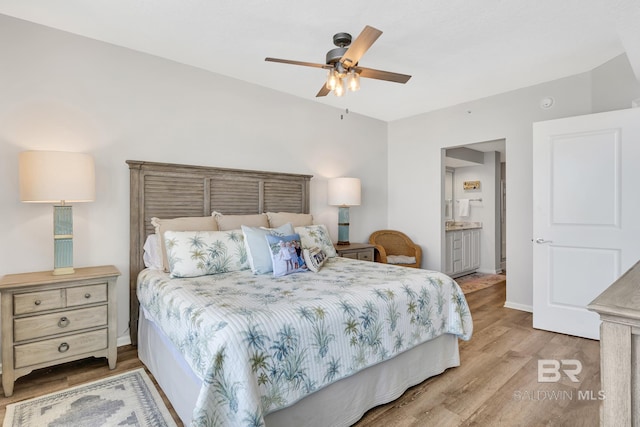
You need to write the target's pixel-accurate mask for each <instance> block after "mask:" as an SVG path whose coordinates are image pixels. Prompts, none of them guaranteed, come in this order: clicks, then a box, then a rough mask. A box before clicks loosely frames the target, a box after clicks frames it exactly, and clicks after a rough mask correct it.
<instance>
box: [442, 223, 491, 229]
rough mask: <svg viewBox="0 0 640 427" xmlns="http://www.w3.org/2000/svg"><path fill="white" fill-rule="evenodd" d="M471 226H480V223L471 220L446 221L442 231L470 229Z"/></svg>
mask: <svg viewBox="0 0 640 427" xmlns="http://www.w3.org/2000/svg"><path fill="white" fill-rule="evenodd" d="M473 228H482V223H481V222H472V221H453V222H447V223H446V224H445V227H444V231H458V230H471V229H473Z"/></svg>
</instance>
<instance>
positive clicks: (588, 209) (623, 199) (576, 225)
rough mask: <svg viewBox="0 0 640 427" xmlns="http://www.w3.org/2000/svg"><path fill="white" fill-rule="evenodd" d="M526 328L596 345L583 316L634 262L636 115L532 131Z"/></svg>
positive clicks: (639, 154) (639, 254)
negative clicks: (529, 317)
mask: <svg viewBox="0 0 640 427" xmlns="http://www.w3.org/2000/svg"><path fill="white" fill-rule="evenodd" d="M533 246H534V247H533V327H534V328H539V329H545V330H549V331H554V332H561V333H565V334H569V335H576V336H580V337H586V338H594V339H599V337H600V331H599V324H600V321H599V317H598V315H597V314H595V313H592V312H590V311H587V309H586V308H585V307H586V305H587V304H589V303H590V302H591V301H592V300H593V299H594V298H595V297H596V296H598V295H599V294H600V293H601V292H602V291H603V290H605V289H606V288H607V287H608V286H609V285H610V284H611V283H613V282H614V281H615V280H616V279H617V278H618V277H619V276H620V275H621V274H622V273H624V272H625V271H626V270H627V269H629V268H630V267H631V266H632V265H633V264H634V263H635V262H636V261H638V260H639V259H640V108H635V109H629V110H620V111H612V112H607V113H600V114H591V115H586V116H579V117H571V118H567V119H559V120H552V121H548V122H540V123H535V124H534V126H533Z"/></svg>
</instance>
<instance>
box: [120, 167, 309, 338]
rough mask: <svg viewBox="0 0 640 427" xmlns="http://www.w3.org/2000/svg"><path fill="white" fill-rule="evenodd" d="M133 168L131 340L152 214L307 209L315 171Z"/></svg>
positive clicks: (135, 334)
mask: <svg viewBox="0 0 640 427" xmlns="http://www.w3.org/2000/svg"><path fill="white" fill-rule="evenodd" d="M127 164H128V165H129V170H130V193H129V197H130V208H129V209H130V231H129V232H130V250H129V291H130V305H131V307H130V321H129V331H130V336H131V342H132V343H133V344H137V342H138V314H139V306H138V297H137V295H136V281H137V279H138V273H140V271H142V270H143V269H144V268H145V267H144V262H143V260H142V255H143V250H142V246H143V245H144V242H145V240H146V238H147V236H148V235H149V234H153V233H154V232H155V230H154V228H153V226H152V225H151V218H153V217H158V218H162V219H170V218H178V217H185V216H209V215H211V213H212V212H213V211H218V212H221V213H223V214H226V215H235V214H256V213H263V212H295V213H309V181H310V180H311V175H299V174H289V173H277V172H260V171H250V170H241V169H225V168H216V167H208V166H189V165H176V164H171V163H152V162H142V161H138V160H127Z"/></svg>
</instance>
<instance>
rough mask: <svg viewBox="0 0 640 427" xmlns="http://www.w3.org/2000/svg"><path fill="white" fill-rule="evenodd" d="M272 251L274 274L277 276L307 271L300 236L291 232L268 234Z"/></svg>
mask: <svg viewBox="0 0 640 427" xmlns="http://www.w3.org/2000/svg"><path fill="white" fill-rule="evenodd" d="M266 239H267V242H268V243H269V250H270V251H271V262H272V263H273V275H274V276H276V277H280V276H285V275H287V274H291V273H297V272H300V271H307V266H306V264H305V263H304V256H303V255H302V246H301V245H300V236H299V235H298V234H291V235H289V236H272V235H267V236H266Z"/></svg>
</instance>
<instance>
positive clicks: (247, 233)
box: [241, 223, 294, 274]
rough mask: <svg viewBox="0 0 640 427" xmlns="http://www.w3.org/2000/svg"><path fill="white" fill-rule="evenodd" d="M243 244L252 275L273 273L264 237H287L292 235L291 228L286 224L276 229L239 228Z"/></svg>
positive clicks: (267, 245)
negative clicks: (242, 236)
mask: <svg viewBox="0 0 640 427" xmlns="http://www.w3.org/2000/svg"><path fill="white" fill-rule="evenodd" d="M241 228H242V234H243V235H244V244H245V246H246V247H247V255H248V258H249V266H250V267H251V271H252V272H253V274H265V273H271V272H272V271H273V264H272V262H271V252H270V251H269V244H268V243H267V239H266V238H265V236H268V235H271V236H288V235H290V234H293V233H294V231H293V226H292V225H291V223H286V224H284V225H282V226H280V227H278V228H264V227H248V226H246V225H243V226H241Z"/></svg>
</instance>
